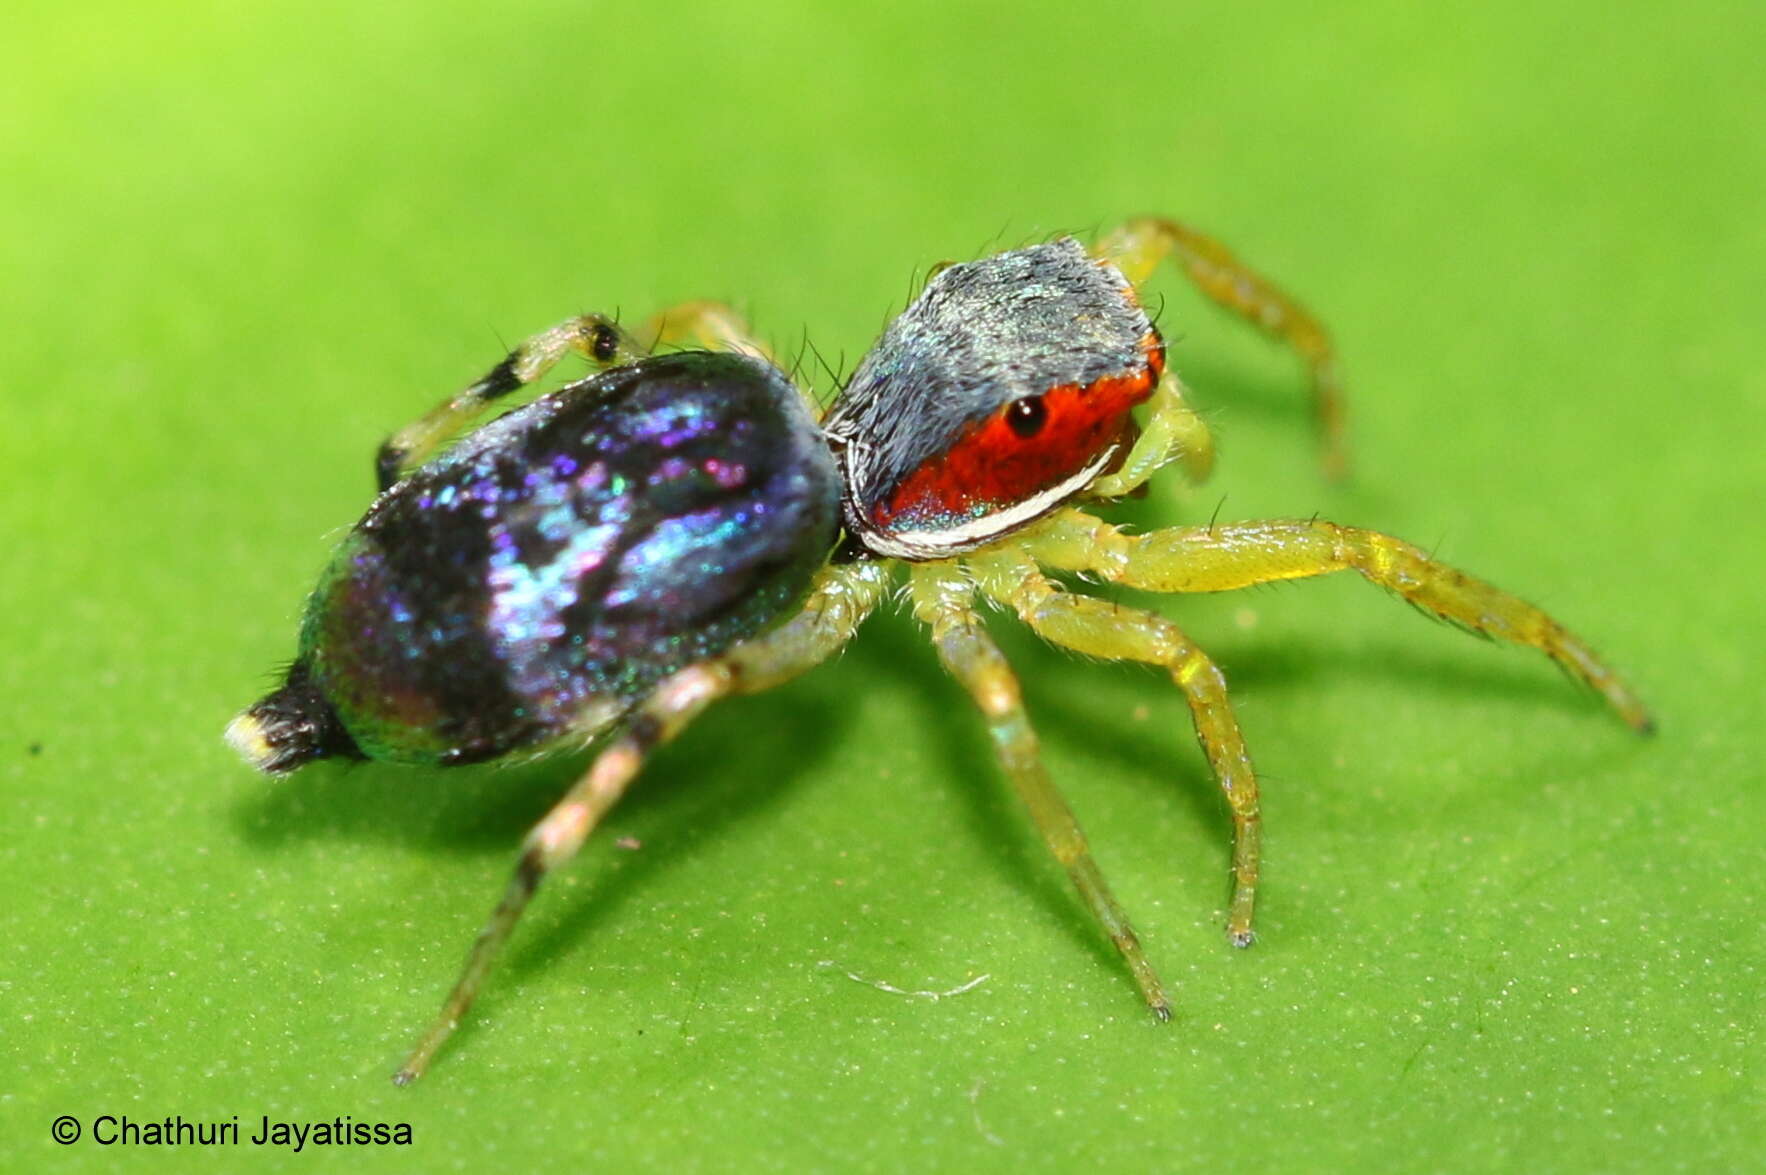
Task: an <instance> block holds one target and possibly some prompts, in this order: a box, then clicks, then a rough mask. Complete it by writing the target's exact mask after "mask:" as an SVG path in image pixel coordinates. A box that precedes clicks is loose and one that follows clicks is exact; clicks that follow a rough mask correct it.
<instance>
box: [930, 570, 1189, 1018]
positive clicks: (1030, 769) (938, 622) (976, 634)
mask: <svg viewBox="0 0 1766 1175" xmlns="http://www.w3.org/2000/svg"><path fill="white" fill-rule="evenodd" d="M909 592H910V594H911V597H912V599H913V603H914V614H915V615H916V616H918V617H919V618H920V619H921V620H922V621H924V622H925V623H926V624H927V625H928V626H929V627H930V628H931V629H932V639H933V641H934V643H935V644H936V646H937V648H938V658H939V660H940V661H942V662H943V663H944V667H945V668H946V669H948V670H950V672H951V674H952V676H954V677H955V678H956V679H957V680H958V681H960V682H962V683H963V688H965V689H966V690H968V691H969V696H970V697H972V698H973V699H974V700H975V705H976V706H978V707H979V708H980V710H981V714H982V717H983V718H985V719H986V720H987V726H988V730H989V732H990V733H991V734H992V735H993V745H994V751H995V753H996V754H997V755H998V756H999V761H1000V766H1001V767H1003V768H1005V772H1006V776H1007V777H1008V778H1009V779H1010V780H1011V782H1012V786H1013V787H1014V788H1015V789H1016V790H1017V792H1018V797H1019V798H1020V799H1021V800H1023V801H1024V806H1025V807H1026V808H1028V809H1029V810H1030V817H1031V819H1032V820H1033V821H1035V823H1036V827H1037V831H1039V832H1041V833H1042V837H1043V840H1044V842H1045V843H1047V845H1048V847H1049V850H1050V851H1051V852H1052V853H1054V855H1055V859H1056V860H1058V861H1060V862H1061V864H1062V865H1063V866H1065V867H1066V870H1067V875H1068V876H1069V877H1070V878H1072V880H1073V885H1074V887H1075V888H1076V889H1078V890H1079V894H1080V897H1082V898H1083V899H1084V900H1085V903H1086V906H1087V907H1088V908H1089V909H1090V910H1091V914H1092V917H1093V918H1095V919H1096V920H1097V922H1098V924H1099V925H1100V926H1101V927H1103V930H1104V933H1105V934H1107V935H1109V936H1110V941H1111V942H1113V943H1115V944H1116V949H1117V950H1119V951H1121V952H1122V957H1123V960H1124V961H1125V962H1127V964H1128V969H1129V971H1131V972H1132V973H1133V975H1134V980H1135V983H1136V984H1138V985H1139V987H1140V989H1141V996H1142V998H1144V999H1145V1000H1146V1001H1147V1006H1148V1007H1149V1008H1151V1009H1152V1012H1153V1015H1155V1016H1157V1017H1158V1018H1159V1019H1161V1020H1169V1019H1171V1004H1170V1001H1168V1000H1167V999H1166V998H1165V989H1164V987H1163V985H1162V984H1161V983H1160V982H1159V976H1158V975H1157V974H1156V973H1155V972H1154V970H1153V965H1152V963H1151V962H1149V961H1148V959H1147V956H1146V954H1145V952H1144V951H1142V950H1141V944H1140V939H1139V938H1137V937H1136V936H1135V933H1134V929H1133V928H1132V927H1131V926H1130V925H1129V923H1128V915H1127V914H1125V913H1124V912H1123V910H1122V907H1121V905H1119V904H1118V903H1117V901H1116V897H1115V895H1114V894H1113V893H1111V892H1110V886H1109V884H1108V883H1107V882H1106V881H1105V880H1104V874H1103V872H1102V871H1101V870H1100V869H1099V868H1098V865H1097V862H1096V861H1094V860H1093V859H1092V855H1091V848H1090V847H1089V846H1088V845H1087V844H1086V840H1085V833H1084V832H1082V831H1081V830H1080V827H1079V821H1078V820H1076V819H1074V816H1073V809H1072V808H1070V807H1068V806H1067V801H1066V800H1065V799H1064V798H1062V796H1061V793H1060V791H1059V790H1058V789H1057V788H1056V787H1055V784H1054V781H1053V780H1051V779H1050V778H1049V776H1048V772H1047V771H1046V770H1045V769H1044V768H1043V765H1042V759H1041V757H1040V755H1039V753H1038V750H1037V742H1036V732H1035V731H1034V730H1033V729H1032V728H1031V726H1030V718H1029V716H1028V715H1027V714H1025V712H1024V703H1023V700H1022V698H1021V697H1020V695H1019V689H1018V678H1017V677H1016V676H1015V675H1014V674H1013V673H1012V667H1011V666H1010V665H1008V664H1007V663H1006V658H1005V654H1004V653H1001V652H1000V650H999V646H998V645H996V644H994V643H993V640H992V639H991V638H990V637H989V636H988V635H987V630H986V629H984V628H983V627H982V626H981V618H980V617H979V616H978V615H976V613H975V610H974V607H973V605H972V603H971V597H972V596H973V595H974V593H975V588H974V585H973V584H971V583H970V582H969V579H968V577H967V576H966V575H964V573H963V571H962V570H961V568H959V567H958V566H957V565H955V564H954V563H920V564H916V565H915V566H914V569H913V578H912V579H911V580H910V581H909Z"/></svg>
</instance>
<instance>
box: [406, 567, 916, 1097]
mask: <svg viewBox="0 0 1766 1175" xmlns="http://www.w3.org/2000/svg"><path fill="white" fill-rule="evenodd" d="M887 588H888V569H887V568H886V567H884V566H882V565H879V564H875V563H864V564H854V565H852V566H849V567H836V568H830V569H828V570H827V571H825V572H824V573H823V577H822V579H821V580H820V581H819V583H818V585H817V587H816V588H815V589H814V590H812V591H811V593H810V596H809V598H808V600H807V601H806V603H805V605H804V608H803V609H802V610H801V611H800V612H799V613H798V614H797V615H796V616H795V617H793V618H792V619H791V620H789V621H787V622H786V623H785V624H784V625H782V626H780V627H779V628H776V629H774V630H773V631H771V632H769V633H767V634H765V635H764V636H760V637H757V638H755V639H753V640H750V641H746V642H743V643H741V644H738V645H734V646H732V647H731V648H730V649H728V650H726V651H725V652H724V653H723V654H722V655H720V656H718V657H714V658H712V659H710V660H707V661H705V662H702V663H701V664H698V665H691V666H688V667H687V668H685V669H682V670H680V671H679V672H677V673H675V674H674V675H672V676H670V677H668V678H667V679H665V680H664V681H663V682H662V683H661V684H660V685H658V686H657V687H656V689H655V690H654V691H652V692H651V694H650V696H649V697H647V698H646V699H645V700H644V701H643V702H642V703H641V704H640V705H639V706H638V707H637V708H636V710H634V711H633V712H632V714H631V715H630V716H628V717H627V719H626V721H625V724H624V727H623V729H622V730H621V731H620V732H619V734H617V735H616V736H614V739H613V741H612V742H611V743H610V744H609V745H608V746H607V747H606V749H604V750H603V751H602V752H601V753H600V754H599V755H597V756H596V757H595V761H594V763H592V764H591V765H590V767H589V770H588V772H587V773H586V774H585V775H584V776H583V777H582V778H581V779H580V780H579V781H578V782H577V783H576V785H575V786H574V787H572V788H571V789H570V791H569V792H568V793H567V794H566V795H565V797H564V798H563V799H562V800H560V801H559V802H558V803H557V805H556V806H554V807H553V808H552V810H551V811H550V812H548V813H546V816H545V818H544V819H542V820H541V821H540V822H539V823H538V824H536V825H535V826H534V827H533V829H532V830H531V831H530V832H529V833H528V834H527V839H526V841H525V842H524V843H523V845H522V850H521V856H520V858H519V860H518V861H517V863H516V866H515V872H514V875H513V876H511V877H510V879H509V884H508V887H507V888H506V889H505V890H504V892H503V898H502V901H500V902H498V903H497V907H496V909H495V910H493V911H492V912H491V916H490V919H489V920H488V921H487V922H486V923H485V925H484V929H483V930H481V931H480V932H479V935H478V939H477V941H476V942H474V943H473V945H472V951H471V953H470V954H469V955H468V956H467V959H466V964H465V966H464V967H463V968H462V969H461V971H460V977H459V978H458V979H457V980H456V981H455V983H454V987H453V989H452V991H450V992H449V994H448V998H447V1000H446V1002H444V1003H443V1005H442V1009H441V1012H440V1013H439V1014H438V1015H437V1016H436V1018H435V1019H434V1021H432V1022H431V1023H430V1026H429V1028H428V1030H427V1031H425V1032H424V1034H423V1036H422V1038H421V1039H419V1041H418V1042H417V1046H416V1048H414V1049H413V1050H412V1051H411V1055H410V1057H409V1058H408V1059H407V1060H406V1061H405V1063H404V1065H403V1066H402V1067H401V1068H400V1069H399V1071H398V1073H397V1074H395V1075H394V1077H393V1081H394V1082H395V1083H397V1084H399V1085H408V1084H410V1083H411V1082H413V1081H415V1080H416V1079H417V1078H418V1077H421V1076H422V1075H423V1071H424V1070H425V1069H426V1068H428V1067H429V1063H430V1061H431V1060H432V1059H434V1057H435V1055H436V1053H437V1052H438V1051H440V1049H441V1047H442V1045H443V1044H444V1043H445V1042H446V1041H447V1039H448V1037H449V1036H451V1035H453V1032H454V1029H455V1028H457V1027H458V1026H459V1023H460V1021H461V1020H462V1019H463V1018H464V1017H465V1015H466V1012H467V1010H468V1009H470V1008H471V1007H472V1002H473V1000H474V999H475V998H476V997H477V995H478V991H479V988H480V987H481V986H482V985H483V983H484V979H485V976H486V975H487V974H488V973H489V971H490V968H491V964H492V962H493V961H494V960H495V959H496V956H497V953H498V952H499V951H500V950H501V948H502V946H503V943H504V942H505V941H506V940H507V939H508V937H509V934H510V932H511V931H513V930H514V929H515V924H516V923H517V922H518V921H519V920H520V918H521V915H522V912H523V911H524V910H525V909H526V908H527V904H528V902H529V901H530V900H531V899H532V897H533V895H534V892H535V891H536V890H538V889H539V886H540V882H541V881H543V880H545V877H546V875H547V874H548V873H550V872H551V871H552V870H553V869H555V868H557V867H558V866H560V865H562V864H564V863H565V862H566V861H568V860H570V859H571V858H572V857H573V856H575V855H576V852H577V850H578V849H580V848H581V847H582V844H583V841H584V840H585V839H587V837H588V835H589V833H590V832H592V831H594V829H595V826H596V825H597V824H599V823H600V822H601V819H602V817H604V816H605V815H606V814H607V812H608V810H609V809H611V808H612V807H613V805H614V803H615V802H616V801H617V800H618V799H619V797H620V796H621V795H623V794H624V793H625V789H626V786H627V785H628V784H630V783H631V781H632V779H633V778H634V777H635V776H636V775H637V773H638V770H639V768H640V767H642V766H643V763H644V760H645V758H646V757H648V755H649V754H650V752H651V751H652V750H654V749H655V748H656V747H658V746H660V745H661V744H663V743H665V742H667V741H668V740H669V739H671V738H673V737H674V736H675V735H676V734H678V733H679V732H680V731H681V729H682V728H683V727H684V726H686V724H687V723H688V722H689V721H691V720H692V719H693V718H694V717H695V716H697V715H698V714H699V713H700V711H702V710H704V709H705V707H706V706H708V705H710V704H711V703H712V702H713V701H715V700H717V699H718V698H721V697H724V696H726V695H729V694H734V693H752V692H756V691H758V690H762V689H766V688H768V687H770V686H774V685H778V684H781V683H782V682H785V681H788V680H790V679H791V678H793V677H795V676H797V675H798V674H799V673H802V672H804V671H805V670H807V669H810V668H812V667H813V666H815V665H817V664H819V663H820V662H821V661H823V660H825V659H826V658H827V657H828V656H829V655H830V654H832V653H833V652H834V651H835V650H836V649H838V648H839V647H840V646H841V645H843V644H845V643H846V641H847V640H848V639H849V638H850V637H851V636H852V634H853V632H854V631H855V630H856V629H857V628H858V626H859V624H860V623H861V622H863V620H864V618H865V617H866V616H867V615H869V614H870V612H871V609H872V608H874V607H875V606H876V604H877V602H878V601H879V600H880V599H882V597H883V595H884V594H885V592H886V590H887Z"/></svg>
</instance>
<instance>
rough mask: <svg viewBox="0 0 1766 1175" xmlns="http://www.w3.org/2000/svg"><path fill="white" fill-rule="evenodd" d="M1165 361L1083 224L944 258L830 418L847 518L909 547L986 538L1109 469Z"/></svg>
mask: <svg viewBox="0 0 1766 1175" xmlns="http://www.w3.org/2000/svg"><path fill="white" fill-rule="evenodd" d="M1164 367H1165V349H1164V346H1163V344H1162V343H1161V342H1160V339H1159V333H1158V331H1156V330H1155V329H1153V324H1152V323H1151V322H1149V321H1148V319H1147V315H1146V313H1145V312H1144V311H1143V310H1142V309H1141V306H1140V302H1139V301H1138V300H1137V299H1136V298H1135V294H1134V287H1133V286H1131V285H1130V284H1129V283H1128V282H1127V280H1126V279H1124V278H1123V276H1122V274H1121V273H1120V272H1119V271H1118V270H1117V269H1116V267H1115V266H1113V265H1111V264H1109V263H1108V262H1107V261H1100V260H1097V259H1095V258H1093V257H1092V256H1091V255H1090V254H1088V253H1087V252H1086V251H1085V249H1084V247H1083V246H1081V245H1080V244H1079V242H1078V241H1075V240H1073V239H1072V238H1071V237H1063V238H1062V239H1060V240H1058V241H1054V242H1052V243H1050V244H1046V245H1036V246H1033V247H1031V248H1028V249H1019V250H1016V251H1013V252H1010V253H1000V254H996V255H995V256H992V257H987V258H983V259H982V260H980V261H972V262H968V263H966V264H962V265H951V266H948V267H946V268H945V269H944V270H943V271H941V272H940V273H938V274H937V275H936V276H935V277H933V278H932V280H931V281H930V282H928V283H927V285H926V288H925V289H924V290H923V291H921V293H920V296H919V297H918V298H916V299H914V301H913V303H912V304H911V305H909V306H908V308H907V309H906V310H904V311H902V312H901V314H900V315H899V316H898V317H897V318H896V319H895V320H894V321H893V322H891V323H890V324H889V326H888V327H887V328H886V329H885V330H884V332H883V336H882V337H881V338H879V339H878V340H877V343H876V345H875V346H873V347H872V348H871V350H870V352H869V353H868V354H867V355H866V356H865V358H864V360H863V361H862V362H861V363H860V364H859V367H858V370H857V371H855V372H854V373H853V376H852V380H851V382H849V383H848V384H847V386H846V388H845V390H844V391H843V392H842V393H841V396H840V399H839V400H838V401H837V402H836V403H835V405H834V408H833V410H832V411H831V412H830V413H829V414H828V418H827V419H826V420H825V421H824V422H823V427H824V428H825V429H826V431H827V434H828V439H829V441H830V442H831V443H832V444H833V445H834V449H835V452H836V454H837V455H838V456H839V458H840V462H841V466H842V471H843V473H844V476H845V483H846V490H845V493H846V525H847V528H848V529H849V530H850V531H851V532H852V534H853V535H854V536H855V537H856V538H858V540H859V541H860V542H862V543H863V544H864V545H865V546H866V547H868V548H869V549H871V550H872V551H874V552H876V553H878V554H881V555H894V556H899V557H901V558H904V559H934V558H940V557H942V556H947V555H955V554H960V553H962V552H964V551H972V550H974V549H976V548H977V547H981V546H985V545H986V544H987V543H989V542H992V541H993V540H994V539H997V538H998V537H1000V536H1001V535H1003V534H1007V533H1009V532H1011V531H1013V530H1016V529H1018V528H1020V527H1022V526H1024V525H1025V524H1027V523H1029V522H1032V521H1034V520H1036V519H1037V518H1039V517H1041V516H1042V515H1044V514H1046V513H1048V511H1050V510H1052V509H1054V508H1055V507H1056V506H1057V505H1059V504H1060V503H1061V502H1062V501H1063V500H1065V499H1067V498H1069V497H1072V496H1073V495H1074V494H1075V493H1077V492H1078V491H1079V490H1081V489H1084V488H1085V486H1086V485H1088V484H1090V482H1091V481H1092V479H1094V478H1096V477H1097V476H1098V474H1100V473H1102V472H1103V471H1104V469H1105V468H1106V467H1107V466H1108V465H1109V464H1110V462H1111V459H1112V458H1113V457H1116V456H1118V455H1119V454H1118V447H1119V446H1120V445H1121V444H1122V442H1123V440H1124V438H1125V436H1126V435H1127V434H1128V433H1129V432H1130V431H1131V429H1132V420H1133V418H1132V415H1131V413H1132V411H1133V409H1134V407H1135V406H1136V405H1137V404H1140V403H1141V402H1143V401H1144V400H1146V398H1147V397H1148V396H1150V395H1151V394H1152V392H1153V386H1154V385H1155V384H1156V383H1157V382H1158V380H1159V376H1160V373H1161V372H1162V371H1163V370H1164Z"/></svg>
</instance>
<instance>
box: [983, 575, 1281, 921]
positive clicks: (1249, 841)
mask: <svg viewBox="0 0 1766 1175" xmlns="http://www.w3.org/2000/svg"><path fill="white" fill-rule="evenodd" d="M972 565H973V566H974V567H975V570H976V574H977V576H978V577H979V579H980V582H981V586H982V589H983V590H984V591H986V592H987V594H988V595H990V596H992V597H993V598H994V599H996V600H998V601H999V602H1000V603H1002V604H1004V605H1006V606H1007V607H1009V608H1011V609H1013V610H1014V611H1016V612H1017V613H1018V615H1019V616H1020V617H1021V618H1022V619H1023V620H1024V623H1026V624H1028V625H1029V626H1030V627H1031V628H1032V629H1034V630H1035V631H1036V632H1037V633H1039V634H1041V635H1042V636H1043V637H1045V638H1047V639H1048V640H1050V641H1053V642H1054V643H1055V644H1058V645H1064V646H1065V647H1067V648H1069V649H1073V650H1075V651H1076V652H1080V653H1084V654H1086V655H1087V656H1091V657H1102V658H1105V659H1107V660H1112V661H1141V662H1144V663H1146V664H1149V665H1157V666H1159V667H1160V668H1162V669H1164V670H1165V671H1166V672H1168V673H1170V674H1171V680H1172V681H1173V682H1175V683H1176V685H1177V687H1178V688H1179V689H1181V690H1182V691H1183V693H1184V699H1185V700H1186V701H1187V702H1188V703H1189V706H1190V717H1191V719H1192V721H1193V722H1194V723H1195V727H1196V738H1197V740H1198V741H1199V742H1200V743H1201V744H1202V750H1203V753H1205V754H1206V755H1207V756H1208V762H1209V765H1210V766H1211V767H1213V769H1214V778H1215V779H1216V780H1217V781H1219V784H1220V790H1221V791H1222V792H1223V793H1225V795H1226V801H1227V805H1228V807H1229V808H1230V809H1231V810H1232V818H1233V864H1232V873H1233V894H1232V905H1231V907H1230V908H1229V910H1228V912H1227V920H1226V930H1227V936H1228V938H1229V939H1230V940H1231V941H1232V944H1233V945H1234V946H1239V947H1247V946H1250V945H1251V943H1252V941H1253V939H1254V935H1253V932H1252V929H1251V919H1252V914H1253V912H1254V908H1255V905H1256V900H1257V872H1258V862H1259V860H1260V858H1261V845H1262V829H1263V824H1262V818H1261V816H1260V815H1259V812H1258V796H1257V773H1256V772H1255V770H1253V768H1252V766H1251V756H1250V753H1249V752H1248V751H1247V750H1246V749H1245V738H1244V735H1243V734H1242V733H1241V732H1240V730H1239V723H1238V719H1237V718H1236V717H1235V716H1234V715H1233V708H1232V701H1231V700H1230V699H1229V698H1228V696H1227V692H1226V678H1225V677H1224V676H1223V675H1222V674H1221V672H1220V669H1219V667H1218V666H1216V665H1215V664H1214V662H1213V661H1212V660H1210V659H1209V657H1208V655H1207V654H1206V653H1204V652H1203V651H1202V650H1201V649H1199V648H1197V647H1196V646H1195V645H1194V644H1193V643H1192V642H1191V641H1190V639H1189V638H1188V637H1187V636H1185V635H1184V632H1183V630H1182V629H1180V628H1179V627H1178V626H1177V625H1175V624H1173V623H1172V622H1171V621H1169V620H1167V619H1165V618H1164V617H1163V616H1158V615H1155V614H1153V613H1151V612H1144V611H1141V610H1140V609H1138V608H1124V607H1120V606H1118V605H1116V604H1113V603H1109V602H1107V601H1104V600H1098V599H1094V598H1092V597H1091V596H1084V595H1079V594H1077V593H1074V592H1069V591H1065V590H1063V589H1062V588H1061V587H1060V586H1059V585H1057V584H1055V583H1054V582H1053V581H1051V580H1050V579H1048V578H1047V577H1046V576H1044V575H1043V574H1042V573H1041V572H1040V571H1039V570H1038V569H1037V567H1036V564H1035V563H1034V562H1032V561H1031V560H1030V558H1029V557H1028V556H1026V555H1025V554H1023V553H1022V550H1021V549H1020V550H1006V551H1002V552H999V553H996V554H991V555H988V556H985V557H981V558H976V559H975V560H973V561H972Z"/></svg>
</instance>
